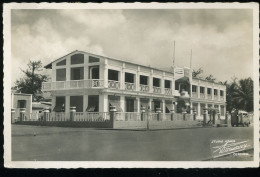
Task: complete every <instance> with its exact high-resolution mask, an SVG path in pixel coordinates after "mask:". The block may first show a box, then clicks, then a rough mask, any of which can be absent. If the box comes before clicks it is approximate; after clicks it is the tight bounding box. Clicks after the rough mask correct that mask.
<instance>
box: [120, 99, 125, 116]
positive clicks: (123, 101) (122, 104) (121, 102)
mask: <svg viewBox="0 0 260 177" xmlns="http://www.w3.org/2000/svg"><path fill="white" fill-rule="evenodd" d="M120 107H121V109H122V110H123V112H125V96H123V95H121V96H120Z"/></svg>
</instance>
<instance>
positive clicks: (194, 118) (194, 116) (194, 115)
mask: <svg viewBox="0 0 260 177" xmlns="http://www.w3.org/2000/svg"><path fill="white" fill-rule="evenodd" d="M196 114H197V111H196V110H194V111H193V120H196Z"/></svg>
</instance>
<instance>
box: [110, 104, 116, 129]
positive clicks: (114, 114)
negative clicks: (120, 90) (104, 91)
mask: <svg viewBox="0 0 260 177" xmlns="http://www.w3.org/2000/svg"><path fill="white" fill-rule="evenodd" d="M115 116H116V107H115V106H110V121H111V123H112V128H114V120H115Z"/></svg>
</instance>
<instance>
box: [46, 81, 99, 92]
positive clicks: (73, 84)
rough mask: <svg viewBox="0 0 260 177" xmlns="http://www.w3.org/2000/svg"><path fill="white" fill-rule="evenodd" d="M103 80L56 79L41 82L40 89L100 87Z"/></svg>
mask: <svg viewBox="0 0 260 177" xmlns="http://www.w3.org/2000/svg"><path fill="white" fill-rule="evenodd" d="M102 87H104V80H101V79H88V80H71V81H56V82H43V83H42V90H43V91H47V90H59V89H77V88H102Z"/></svg>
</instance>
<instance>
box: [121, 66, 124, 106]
mask: <svg viewBox="0 0 260 177" xmlns="http://www.w3.org/2000/svg"><path fill="white" fill-rule="evenodd" d="M120 82H121V83H120V84H121V87H120V88H121V89H122V90H125V63H123V67H122V70H121V72H120ZM122 109H123V108H122Z"/></svg>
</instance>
